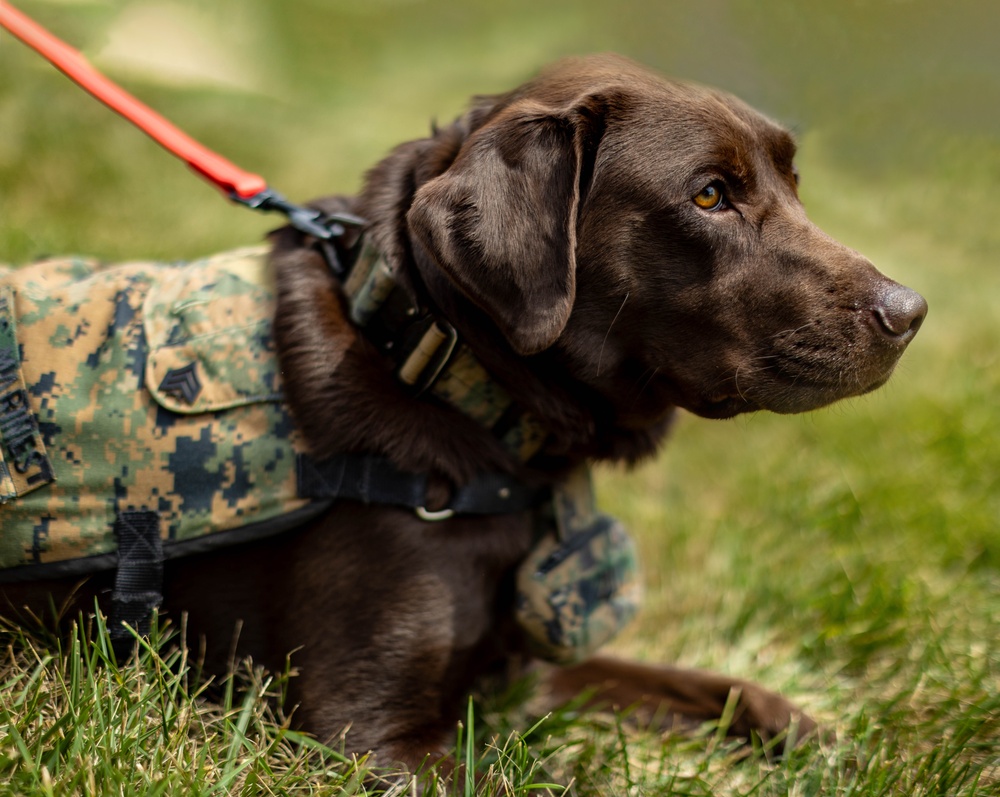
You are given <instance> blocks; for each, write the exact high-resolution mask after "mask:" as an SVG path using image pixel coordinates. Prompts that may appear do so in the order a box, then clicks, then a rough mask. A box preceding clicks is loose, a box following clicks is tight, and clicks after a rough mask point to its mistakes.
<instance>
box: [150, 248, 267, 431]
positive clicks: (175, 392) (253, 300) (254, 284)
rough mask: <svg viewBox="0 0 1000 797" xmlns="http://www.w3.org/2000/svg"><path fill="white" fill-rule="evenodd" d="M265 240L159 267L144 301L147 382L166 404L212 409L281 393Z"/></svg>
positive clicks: (186, 409) (174, 408)
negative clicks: (173, 266)
mask: <svg viewBox="0 0 1000 797" xmlns="http://www.w3.org/2000/svg"><path fill="white" fill-rule="evenodd" d="M266 251H267V250H266V248H265V247H251V248H245V249H238V250H235V251H232V252H227V253H225V254H223V255H217V256H215V257H212V258H208V259H205V260H198V261H194V262H192V263H189V264H187V265H185V266H182V267H180V268H177V269H169V270H166V271H165V273H164V274H163V276H162V279H161V281H160V282H159V283H158V284H157V285H156V286H155V287H153V288H152V289H151V290H150V293H149V295H148V296H147V298H146V302H145V305H144V307H143V316H144V324H145V330H146V339H147V342H148V345H149V359H148V361H147V363H146V386H147V388H148V389H149V391H150V393H151V394H152V395H153V396H154V397H155V399H156V401H157V402H158V403H159V404H160V405H161V406H163V407H165V408H166V409H169V410H171V411H173V412H177V413H183V414H194V413H201V412H216V411H219V410H225V409H231V408H233V407H239V406H243V405H246V404H253V403H257V402H261V401H278V400H280V399H281V374H280V369H279V368H278V361H277V357H276V353H275V347H274V340H273V335H272V318H273V316H274V309H275V301H274V289H273V283H272V280H271V276H270V273H269V269H268V266H267V257H266Z"/></svg>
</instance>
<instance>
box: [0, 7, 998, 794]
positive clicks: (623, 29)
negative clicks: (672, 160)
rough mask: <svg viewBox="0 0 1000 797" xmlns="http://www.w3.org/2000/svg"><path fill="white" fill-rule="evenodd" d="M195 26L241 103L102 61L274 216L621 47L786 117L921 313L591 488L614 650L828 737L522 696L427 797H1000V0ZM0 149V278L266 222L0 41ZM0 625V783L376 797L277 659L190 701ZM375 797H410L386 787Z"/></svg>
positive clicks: (98, 25)
mask: <svg viewBox="0 0 1000 797" xmlns="http://www.w3.org/2000/svg"><path fill="white" fill-rule="evenodd" d="M21 5H22V7H24V8H25V9H27V10H29V11H32V12H33V13H36V14H37V15H38V16H39V17H40V18H42V19H43V20H44V21H46V22H47V23H48V24H50V25H51V26H52V27H53V28H54V29H55V30H56V31H57V32H59V33H60V34H61V35H63V36H65V37H67V38H69V39H71V40H72V41H74V42H75V43H77V44H79V45H81V46H82V47H83V48H84V49H85V51H86V52H87V53H88V55H91V56H93V57H96V58H97V59H98V61H99V62H100V57H101V52H102V49H103V47H104V44H105V43H106V41H107V32H108V31H109V30H111V29H113V28H114V26H115V24H117V21H118V20H120V16H119V15H120V14H121V13H122V10H123V8H124V9H126V10H128V9H134V8H135V7H136V6H137V5H138V6H140V9H141V7H142V6H143V4H136V3H131V4H125V3H113V2H91V3H76V4H71V5H67V4H63V3H53V2H37V1H36V2H28V0H25V2H23V3H22V4H21ZM182 5H183V6H184V7H185V8H186V9H188V10H192V9H193V10H194V12H196V14H197V15H200V16H198V19H199V20H200V22H199V23H198V24H199V25H201V26H202V27H203V28H204V30H207V31H208V32H209V33H210V34H212V35H214V36H215V38H214V39H212V38H211V37H210V41H212V42H213V46H214V47H215V48H216V49H217V50H218V55H219V57H220V58H224V59H229V62H231V63H233V64H236V65H237V66H238V67H240V68H241V69H243V70H245V72H246V74H247V75H248V80H249V79H251V78H252V82H253V85H252V86H251V89H252V90H249V91H247V90H233V89H232V88H229V87H226V86H224V85H223V86H218V85H216V86H204V85H202V86H190V85H187V86H184V85H181V86H178V85H169V84H166V83H164V82H163V81H162V80H154V79H147V78H143V77H141V76H139V75H138V74H137V73H136V72H134V71H132V70H129V69H125V68H122V67H120V66H119V67H114V65H113V64H112V63H110V62H109V63H108V64H107V66H108V67H109V70H110V71H111V72H112V74H113V75H114V76H115V77H116V78H118V79H121V80H122V81H123V82H125V83H126V85H128V86H129V87H130V88H132V89H133V90H135V91H136V92H137V93H139V94H140V95H141V96H142V97H143V98H144V99H145V100H146V101H148V102H149V103H150V104H152V105H154V106H155V107H157V108H159V109H161V110H162V111H163V112H165V113H166V114H167V115H168V116H170V117H171V118H173V119H174V120H175V121H177V122H179V123H180V124H181V125H182V126H184V127H185V128H186V129H187V130H189V131H190V132H191V133H192V134H194V135H195V136H196V137H198V138H200V139H203V140H204V141H205V142H206V143H208V144H209V145H210V146H213V147H216V148H218V149H219V150H220V151H222V152H223V153H224V154H225V155H227V156H228V157H230V158H232V159H233V160H235V161H236V162H238V163H240V164H241V165H243V166H245V167H247V168H250V169H253V170H256V171H259V172H261V173H263V174H265V175H266V176H267V177H268V178H269V179H271V180H272V181H273V182H274V185H275V186H276V187H278V188H279V189H280V190H282V191H284V192H285V193H286V194H288V195H289V196H292V197H294V198H305V197H307V196H310V195H315V194H319V193H324V192H330V191H342V192H351V191H353V190H355V189H356V187H357V185H358V184H359V181H360V179H361V175H362V172H363V170H364V168H365V167H367V166H368V165H371V164H373V163H374V162H375V161H376V159H377V158H378V157H379V156H380V155H381V154H382V153H383V152H384V151H385V150H386V149H387V148H388V147H390V146H392V145H393V144H395V143H397V142H399V141H402V140H405V139H406V138H410V137H415V136H418V135H421V134H423V132H424V131H425V130H426V129H427V124H428V121H429V119H430V118H431V117H437V118H439V119H442V120H446V119H448V118H449V117H450V116H452V115H454V114H456V113H458V112H459V111H460V110H461V108H462V106H463V104H464V102H465V99H466V98H467V97H468V96H469V95H470V94H473V93H476V92H484V91H496V90H502V89H504V88H507V87H509V86H511V85H513V84H514V83H516V82H517V81H518V80H520V79H521V78H523V77H525V76H527V75H528V74H530V73H531V72H532V71H534V69H535V68H536V67H537V66H538V65H539V64H540V63H542V62H543V61H546V60H549V59H550V58H553V57H556V56H558V55H561V54H564V53H569V52H581V51H591V50H598V49H616V50H619V51H622V52H625V53H626V54H630V55H632V56H634V57H637V58H639V59H640V60H644V61H646V62H647V63H650V64H652V65H653V66H657V67H659V68H661V69H663V70H664V71H667V72H670V73H673V74H679V75H683V76H688V77H693V78H696V79H700V80H703V81H706V82H712V83H716V84H719V85H722V86H723V87H727V88H730V89H732V90H736V91H738V92H739V93H741V94H742V95H743V96H745V97H746V98H747V99H749V100H751V101H753V102H756V103H758V104H762V105H763V106H764V107H766V108H767V109H768V110H770V111H771V112H772V113H774V114H776V115H778V116H781V117H782V118H785V119H788V120H789V121H790V122H791V123H793V124H794V125H795V126H796V127H797V129H798V131H799V139H800V145H801V146H800V157H799V161H798V165H799V168H800V171H801V172H802V175H803V184H802V192H803V197H804V200H805V202H806V205H807V207H808V209H809V211H810V214H811V216H812V217H813V218H814V219H815V220H816V221H817V222H819V223H820V224H821V226H823V227H824V228H825V229H827V230H828V231H829V232H830V233H831V234H833V235H835V236H836V237H838V238H840V239H841V240H844V241H845V242H846V243H848V244H849V245H851V246H853V247H855V248H857V249H859V250H861V251H863V252H865V253H866V254H867V255H868V256H870V257H871V258H872V259H873V260H874V261H875V263H876V264H877V265H878V266H879V267H880V268H881V269H882V270H883V271H885V272H886V273H888V274H889V275H891V276H893V277H894V278H896V279H899V280H900V281H902V282H904V283H906V284H909V285H911V286H912V287H914V288H917V289H918V290H920V291H921V292H923V293H924V294H925V296H927V298H928V301H929V303H930V307H931V310H930V315H929V317H928V320H927V322H926V324H925V327H924V329H923V330H922V331H921V333H920V335H919V336H918V337H917V339H916V341H915V343H914V344H913V346H912V347H911V349H912V350H911V351H909V352H908V353H907V354H906V356H905V357H904V358H903V361H902V363H901V365H900V367H899V369H898V373H897V374H896V376H895V377H894V379H893V381H892V382H890V384H889V385H888V386H887V387H886V388H884V389H883V390H882V391H880V392H879V393H878V394H876V395H874V396H870V397H865V398H861V399H855V400H852V401H850V402H847V403H843V404H841V405H838V406H836V407H833V408H830V409H828V410H824V411H821V412H817V413H812V414H810V415H805V416H795V417H776V416H768V415H760V416H754V417H750V418H741V419H737V420H735V421H730V422H723V423H715V422H708V421H700V420H696V419H692V418H684V419H682V422H681V423H680V424H679V425H678V428H677V429H676V432H675V434H674V437H673V440H672V441H671V444H670V445H669V446H668V448H667V450H666V451H665V452H664V454H663V455H662V456H661V457H660V458H659V459H658V460H657V461H656V462H652V463H648V464H646V465H644V466H643V467H641V468H639V469H637V470H636V471H634V472H631V473H623V472H621V471H618V470H616V469H604V470H602V471H601V472H600V478H599V489H600V493H601V497H602V503H603V505H604V508H605V509H606V510H608V511H610V512H612V513H614V514H616V515H618V516H619V517H621V518H622V519H623V520H624V521H625V522H626V524H627V525H628V526H629V527H630V528H631V529H632V530H633V532H634V533H635V535H636V537H637V538H638V541H639V544H640V546H641V549H642V552H643V560H644V564H645V575H644V578H645V582H646V585H647V599H646V604H645V607H644V610H643V612H642V614H641V615H640V617H639V619H638V620H637V621H636V622H635V623H634V624H633V625H632V627H631V628H630V629H629V630H628V631H627V632H626V633H625V634H624V635H623V636H622V637H621V638H620V639H619V640H617V641H616V643H615V644H614V650H615V651H617V652H619V653H621V654H622V655H627V656H632V657H638V658H641V659H643V660H646V661H664V662H679V663H681V664H684V665H689V666H698V667H707V668H712V669H717V670H722V671H726V672H731V673H733V674H735V675H739V676H741V677H747V678H751V679H755V680H758V681H760V682H762V683H764V684H765V685H767V686H769V687H771V688H773V689H776V690H778V691H782V692H784V693H787V694H788V695H790V696H792V697H794V698H795V699H796V700H797V701H798V702H799V703H801V704H802V705H803V706H805V707H807V708H808V710H809V711H810V712H812V713H813V714H814V715H815V716H816V717H817V718H818V719H820V720H821V721H822V722H823V723H824V724H825V726H826V727H827V729H828V730H829V735H828V736H827V737H825V738H824V739H823V740H822V741H821V742H818V743H815V744H813V745H810V746H806V747H804V748H802V749H801V750H797V751H795V752H793V753H792V754H791V755H790V756H788V757H787V758H785V759H783V760H777V761H776V760H774V757H773V756H772V755H770V754H769V752H768V751H764V750H759V749H758V750H754V751H751V754H750V755H749V756H747V755H746V753H745V751H743V750H739V749H735V748H733V747H732V746H731V745H730V744H729V743H727V742H726V741H725V740H724V739H723V738H722V737H721V736H720V735H719V733H718V728H717V727H713V726H706V727H705V728H704V729H703V730H702V731H701V732H700V733H698V734H694V735H693V736H678V735H662V734H659V733H656V732H653V731H650V730H643V729H641V728H635V727H633V726H632V725H629V724H628V723H626V724H621V723H620V722H618V721H616V720H615V719H614V718H612V717H609V716H606V715H582V714H580V713H579V712H575V711H572V710H567V711H564V712H561V713H559V714H558V715H554V716H551V717H548V718H545V719H543V720H541V721H540V722H539V721H537V718H534V717H532V716H531V714H530V712H529V711H528V710H527V709H526V708H525V707H524V705H523V703H524V691H523V688H522V689H515V690H513V691H512V692H511V693H510V694H508V695H506V696H502V697H499V698H496V697H492V698H491V697H485V696H483V697H481V698H480V699H477V702H476V705H475V711H474V712H473V713H471V714H469V715H467V716H466V717H465V719H464V720H463V722H462V727H461V730H460V732H459V733H458V735H457V742H456V753H455V757H456V759H457V760H458V761H459V762H460V763H466V764H467V763H469V762H471V763H472V766H471V768H468V769H466V770H464V771H463V770H460V776H459V777H458V778H457V779H456V780H455V782H454V783H453V784H452V785H450V786H448V787H447V788H448V791H447V793H449V794H472V793H475V794H481V795H500V794H519V795H520V794H525V795H527V794H562V793H565V794H570V795H580V796H581V797H588V796H589V795H607V794H614V795H619V794H623V795H624V794H642V795H723V797H725V796H727V795H795V796H796V797H798V796H799V795H852V796H854V795H857V796H858V797H876V796H879V797H881V796H882V795H900V797H902V796H903V795H907V796H909V795H949V797H950V796H951V795H963V796H966V797H969V796H971V795H996V794H1000V689H998V685H1000V651H998V643H997V638H998V628H1000V411H998V409H997V403H996V396H997V395H998V393H1000V347H998V345H997V344H998V341H1000V313H998V312H997V310H996V302H997V297H998V296H1000V269H998V268H997V263H996V258H997V252H998V251H1000V225H998V224H997V223H996V219H997V218H998V217H1000V197H998V195H997V192H996V176H997V174H998V173H1000V135H998V131H1000V123H998V122H1000V110H998V109H1000V77H998V76H1000V63H998V59H997V57H996V55H995V50H996V48H995V46H994V45H995V42H993V35H994V34H993V32H994V31H995V30H996V23H997V19H996V17H997V13H998V11H997V7H996V6H995V5H993V4H990V3H987V2H960V3H955V4H947V5H942V4H937V3H932V2H929V0H915V1H914V2H908V3H890V2H884V3H880V2H870V3H868V2H866V3H861V2H843V3H839V2H838V3H826V4H824V3H815V4H808V6H807V5H806V4H797V3H790V2H783V1H782V0H768V2H766V3H761V2H759V1H758V2H750V0H734V2H731V3H728V4H711V7H709V6H708V5H706V4H700V5H695V4H690V3H660V2H652V1H650V2H641V1H638V0H628V1H627V2H624V1H623V2H616V3H601V2H596V0H594V1H593V2H579V1H578V2H573V3H569V2H563V1H562V0H560V1H559V2H553V3H549V4H538V3H528V2H527V1H526V0H514V1H513V2H511V3H508V4H498V3H486V2H478V0H477V1H475V2H472V1H470V2H467V3H462V4H458V3H447V2H444V0H439V1H438V0H435V1H433V2H389V0H379V2H374V0H373V1H372V2H368V3H348V2H328V3H323V2H318V1H313V2H311V1H309V0H297V2H289V3H282V4H280V6H279V4H273V3H267V2H264V1H263V0H218V2H216V3H212V4H206V3H194V2H189V3H184V4H182ZM0 130H2V131H3V133H2V135H0V260H6V261H9V262H21V261H24V260H27V259H30V258H32V257H34V256H36V255H39V254H42V253H46V252H50V253H51V252H68V251H80V252H87V253H94V254H97V255H100V256H104V257H107V258H109V259H120V258H125V257H135V256H153V257H164V258H171V259H173V258H182V257H190V256H194V255H198V254H202V253H205V252H210V251H215V250H218V249H221V248H223V247H226V246H231V245H237V244H243V243H247V242H249V241H252V240H256V239H258V238H259V237H260V235H261V234H262V233H263V232H264V231H265V230H267V229H268V228H269V227H270V226H272V224H273V223H276V222H274V221H273V220H269V219H265V218H260V217H256V216H253V215H252V214H249V213H247V212H245V211H241V210H237V209H234V208H232V207H230V206H228V205H227V204H226V203H225V202H222V201H220V200H219V198H218V196H216V195H215V193H214V191H213V190H212V189H210V188H207V187H205V186H203V185H201V184H200V183H199V181H198V180H196V179H195V178H193V177H191V176H190V175H189V174H187V173H186V171H185V170H184V168H183V167H181V166H179V165H178V164H177V163H176V162H174V161H173V160H172V159H170V158H169V157H167V156H165V155H163V154H162V153H161V152H159V151H158V150H157V149H156V147H155V146H154V145H152V144H150V143H149V142H148V141H147V140H145V139H144V138H143V137H142V136H141V135H140V134H138V133H136V132H134V131H133V130H131V129H129V128H128V127H127V126H126V125H125V124H124V123H122V122H121V121H120V120H118V119H116V118H114V117H112V116H111V115H110V114H109V113H108V112H107V111H105V110H104V109H103V108H101V107H99V106H98V105H96V104H95V103H93V102H92V101H91V100H89V99H87V98H85V97H84V96H83V95H82V94H80V93H79V92H77V91H76V90H75V89H72V88H71V87H70V85H69V84H68V83H67V82H66V81H65V80H64V79H62V78H61V77H59V76H56V75H53V74H51V73H50V71H49V70H47V69H44V68H42V67H40V66H39V65H38V63H37V62H36V60H35V59H34V58H33V57H32V56H30V55H29V54H28V53H27V52H26V51H25V50H24V49H23V48H21V47H19V46H18V45H15V44H13V43H11V42H10V40H9V39H8V38H6V37H4V38H3V39H0ZM84 622H85V623H91V622H99V620H87V619H85V620H84ZM2 633H3V661H2V665H0V687H2V688H0V794H12V795H14V794H17V795H21V794H81V795H91V794H95V795H96V794H108V795H111V794H162V795H179V794H247V795H249V794H258V793H263V794H363V793H372V792H373V791H377V790H378V788H379V787H378V785H377V781H375V780H374V777H375V776H374V775H373V774H372V773H371V772H370V770H369V766H370V764H371V762H370V761H369V760H366V759H360V760H353V759H352V760H348V759H345V758H344V757H343V756H342V755H341V754H340V752H339V751H338V750H337V749H329V748H325V747H323V746H322V745H319V744H317V743H316V742H315V741H310V740H308V739H306V738H305V737H302V736H300V735H298V734H296V733H295V732H293V731H291V730H289V727H290V726H289V724H288V717H287V716H286V712H289V713H290V712H291V711H292V707H281V704H280V694H281V693H282V691H283V689H284V686H285V684H286V683H287V680H288V679H289V678H292V677H294V663H295V662H294V657H293V659H292V665H291V666H290V668H289V670H288V672H285V673H276V674H265V673H261V672H259V671H255V670H254V669H253V668H252V666H247V667H244V668H243V669H242V670H240V672H238V673H237V675H236V676H235V677H234V678H233V679H231V680H229V681H226V682H225V683H222V684H210V683H206V682H205V680H204V679H202V678H201V677H200V676H199V674H198V671H197V666H196V663H195V662H192V661H190V660H189V658H188V657H187V654H185V653H184V651H183V649H182V648H179V647H178V646H177V639H178V636H177V635H172V634H171V632H170V631H169V630H168V631H166V632H165V633H164V634H163V635H162V636H161V637H160V638H158V639H156V640H154V642H153V643H152V645H151V646H150V648H149V649H148V650H146V651H145V652H144V653H143V656H142V657H141V659H140V661H139V662H138V663H135V662H133V663H130V664H129V665H127V666H125V667H122V668H118V667H116V666H114V665H113V664H110V663H109V662H108V661H107V655H106V652H105V649H104V648H103V647H102V646H101V644H100V643H98V644H97V645H96V646H95V645H94V644H92V643H90V642H86V641H83V637H81V636H79V635H77V636H74V637H72V638H70V639H68V640H63V641H61V642H60V641H59V640H53V639H50V638H47V637H44V636H28V635H26V632H24V631H22V630H18V629H5V630H4V631H3V632H2ZM97 638H98V639H99V640H100V639H101V637H100V636H99V635H98V637H97ZM334 748H336V745H334ZM470 771H474V772H475V773H476V776H477V778H478V779H477V780H470V779H469V778H467V777H466V773H468V772H470ZM421 777H423V778H424V781H425V783H430V781H432V780H433V777H434V776H433V774H428V775H422V776H421ZM545 784H560V787H556V786H547V785H545ZM563 787H565V791H564V788H563ZM382 788H386V789H388V792H389V793H392V794H409V793H411V785H410V782H409V781H408V780H406V779H404V780H403V781H400V782H399V783H396V784H391V783H383V785H382Z"/></svg>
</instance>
